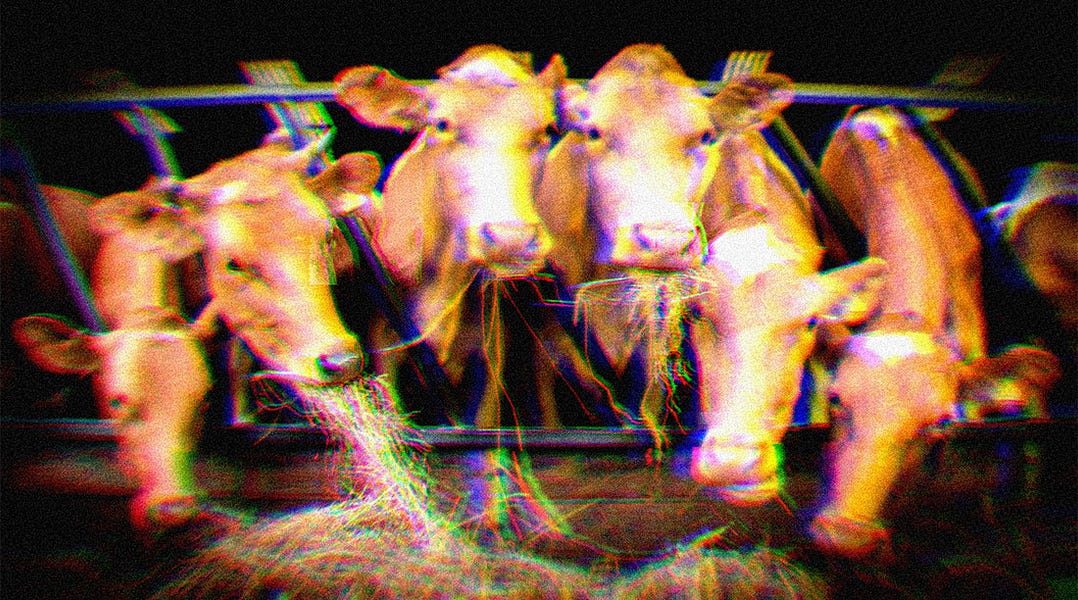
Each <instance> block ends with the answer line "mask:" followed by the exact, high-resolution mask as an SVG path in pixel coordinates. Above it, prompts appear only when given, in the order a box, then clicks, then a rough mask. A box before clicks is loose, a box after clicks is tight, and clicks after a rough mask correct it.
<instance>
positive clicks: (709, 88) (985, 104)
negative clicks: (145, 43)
mask: <svg viewBox="0 0 1078 600" xmlns="http://www.w3.org/2000/svg"><path fill="white" fill-rule="evenodd" d="M575 81H578V82H579V83H583V84H587V80H586V79H583V80H575ZM415 83H417V84H423V83H429V82H427V81H423V80H420V81H416V82H415ZM697 84H698V85H699V86H700V89H701V91H703V92H704V93H705V94H714V93H716V92H717V91H718V90H720V89H722V87H723V86H724V85H726V82H723V81H698V82H697ZM794 92H795V99H794V101H795V102H801V103H805V104H847V105H850V104H865V105H876V104H899V105H908V104H913V105H917V106H946V107H954V108H966V109H984V110H1065V109H1069V110H1073V109H1074V102H1073V101H1067V100H1065V99H1063V98H1051V97H1043V96H1035V95H1030V94H1021V93H1017V92H990V91H983V90H970V89H947V88H935V87H903V86H886V85H853V84H833V83H798V84H795V85H794ZM334 100H335V98H334V92H333V84H332V83H330V82H307V83H295V84H290V85H280V86H261V85H248V84H227V85H193V86H181V87H157V88H142V89H138V90H125V91H122V92H110V93H105V92H88V93H80V94H57V95H51V96H44V97H39V98H32V99H25V100H17V101H14V102H11V103H8V104H6V105H3V106H0V112H2V113H3V114H5V115H18V114H33V113H48V112H67V111H96V110H130V109H131V108H132V107H134V106H142V107H149V108H174V107H184V106H217V105H224V104H260V103H273V102H333V101H334Z"/></svg>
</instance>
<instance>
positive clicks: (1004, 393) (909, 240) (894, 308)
mask: <svg viewBox="0 0 1078 600" xmlns="http://www.w3.org/2000/svg"><path fill="white" fill-rule="evenodd" d="M821 173H822V175H823V176H824V178H825V179H826V181H827V182H828V184H829V185H830V186H831V187H832V188H833V189H834V192H835V195H836V196H837V197H838V199H839V201H840V202H841V203H842V205H843V206H844V207H845V210H846V211H847V212H848V213H849V215H850V217H851V219H852V221H853V222H854V224H855V225H856V226H857V227H858V229H860V230H861V231H862V232H863V233H864V235H865V236H866V239H867V243H868V253H869V254H870V255H871V256H873V257H878V258H882V259H884V260H886V261H887V264H888V273H889V275H888V277H887V279H886V280H885V282H884V284H883V289H882V290H880V294H879V302H878V305H877V307H876V308H875V310H874V311H873V312H872V313H871V315H869V318H868V319H867V321H866V323H865V324H864V326H863V327H862V328H861V329H859V330H857V331H856V333H854V334H853V335H850V336H849V337H847V338H845V339H840V338H839V337H836V338H835V343H836V344H838V345H839V346H840V347H841V351H840V356H839V359H838V362H837V366H836V367H835V372H834V379H833V381H832V382H831V384H830V392H829V393H830V394H831V395H832V396H833V397H835V398H836V399H837V400H838V403H839V406H840V409H841V414H842V415H843V417H842V418H841V419H839V420H838V421H837V422H836V427H835V430H836V433H835V437H834V440H833V448H832V457H831V465H830V471H831V472H830V474H829V479H830V480H829V486H828V487H829V489H828V492H827V497H826V498H825V499H824V502H823V506H822V508H821V509H820V511H819V512H818V514H817V515H816V516H815V518H814V521H813V523H812V525H811V528H810V533H811V534H812V536H813V537H814V539H815V541H816V543H817V545H818V546H820V547H821V548H823V549H825V550H828V551H833V552H836V553H839V554H844V555H849V556H855V557H863V556H866V555H869V554H871V553H872V552H874V551H876V550H878V549H880V548H881V547H884V546H885V544H886V542H887V537H888V534H887V530H886V528H885V527H884V526H883V524H882V523H880V521H879V516H880V513H881V510H882V508H883V505H884V503H885V500H886V498H887V495H888V494H889V493H890V490H891V488H892V487H893V485H894V484H895V482H896V480H897V477H898V475H899V473H900V470H901V468H902V465H903V462H904V460H905V458H906V456H907V451H908V450H909V448H910V447H911V445H912V444H913V443H914V442H915V441H916V440H917V439H918V438H919V436H920V435H921V434H922V433H923V432H924V431H925V429H926V428H928V427H930V426H932V425H936V424H938V423H941V422H946V421H949V420H954V419H956V418H959V417H960V416H961V415H960V414H959V410H958V408H959V406H960V405H961V404H962V403H963V400H962V396H963V394H967V395H968V394H974V395H976V394H984V395H985V396H986V397H985V398H981V399H979V401H980V402H982V403H987V404H996V405H1014V404H1021V403H1025V402H1031V403H1033V404H1036V403H1037V400H1036V398H1037V397H1040V396H1043V394H1044V393H1045V390H1046V389H1047V388H1048V387H1050V385H1051V384H1052V382H1053V381H1054V379H1055V378H1056V377H1057V376H1058V365H1057V360H1056V359H1055V357H1053V356H1052V355H1051V354H1049V353H1047V352H1045V351H1043V350H1040V349H1037V348H1033V347H1028V346H1017V347H1013V348H1009V349H1007V350H1005V351H1004V352H1002V353H1000V354H999V355H997V356H989V355H988V352H987V347H986V341H985V340H986V324H985V317H984V313H983V304H982V300H981V287H980V285H981V281H980V278H981V262H980V261H981V258H980V257H981V254H980V250H981V245H980V240H979V239H978V236H977V233H976V231H975V229H974V225H973V221H972V219H971V216H970V215H969V213H968V212H967V210H966V209H965V207H964V206H963V204H962V200H961V197H960V196H959V194H958V192H957V191H956V187H955V185H954V184H953V182H952V180H951V179H950V177H949V175H948V171H947V169H946V168H945V164H944V163H942V162H941V160H940V158H939V155H938V154H936V153H933V152H932V150H931V148H930V147H929V146H928V145H927V144H926V143H925V141H924V139H923V138H922V137H920V135H919V134H918V132H917V129H916V124H915V122H914V121H913V120H912V119H911V118H910V117H908V116H907V115H906V114H904V113H903V112H901V111H899V110H898V109H895V108H893V107H878V108H871V109H867V110H863V111H856V110H855V111H851V113H850V114H849V115H848V116H847V118H846V119H845V120H844V121H843V122H842V123H841V124H840V125H839V127H838V128H837V129H836V131H835V133H834V135H833V137H832V139H831V141H830V143H829V144H828V146H827V148H826V149H825V152H824V154H823V157H822V162H821ZM999 380H1002V381H1003V383H1005V385H995V384H994V382H997V381H999Z"/></svg>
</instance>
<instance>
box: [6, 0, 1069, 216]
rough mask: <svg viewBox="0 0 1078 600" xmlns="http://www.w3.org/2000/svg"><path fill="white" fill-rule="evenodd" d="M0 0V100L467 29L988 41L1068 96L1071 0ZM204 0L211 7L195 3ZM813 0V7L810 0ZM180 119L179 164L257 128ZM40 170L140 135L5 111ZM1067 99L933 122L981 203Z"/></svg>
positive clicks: (820, 61)
mask: <svg viewBox="0 0 1078 600" xmlns="http://www.w3.org/2000/svg"><path fill="white" fill-rule="evenodd" d="M161 4H167V6H164V7H162V6H158V5H157V4H154V3H148V2H144V3H133V2H124V1H119V2H67V1H57V2H48V3H43V2H38V1H36V0H4V2H0V44H2V46H0V49H2V51H0V68H2V70H0V93H2V99H3V100H4V101H5V102H12V101H19V100H22V99H24V98H29V97H34V96H37V95H40V94H43V93H47V92H52V91H58V90H70V89H73V88H77V82H78V80H79V78H80V77H81V76H82V75H83V74H84V73H86V72H88V71H91V70H93V69H101V68H111V69H119V70H121V71H123V72H125V73H126V74H127V75H128V76H129V77H130V78H131V79H132V80H133V81H135V82H137V83H138V84H140V85H143V86H177V85H203V84H214V83H220V84H231V83H238V82H240V81H241V77H240V73H239V70H238V68H237V62H238V61H242V60H254V59H271V58H288V59H293V60H295V61H297V62H298V64H299V66H300V68H301V70H302V71H303V73H304V75H305V76H306V78H307V79H308V80H310V81H329V80H332V78H333V77H334V75H336V73H337V72H339V71H340V70H341V69H343V68H346V67H348V66H352V65H358V64H379V65H382V66H386V67H389V68H392V69H393V70H395V71H396V72H398V73H399V74H401V75H402V76H405V77H411V78H431V77H433V76H434V72H435V69H437V68H438V67H439V66H442V65H445V64H447V63H449V62H451V61H452V60H453V59H454V58H456V57H457V56H458V55H459V54H460V53H461V52H462V51H464V50H465V49H466V48H468V47H469V46H471V45H473V44H478V43H495V44H500V45H503V46H505V47H507V48H509V49H512V50H526V51H529V52H532V53H533V54H534V56H535V63H536V67H537V68H541V67H542V66H543V65H545V64H546V61H547V60H548V59H549V58H550V55H551V54H553V53H555V52H557V53H561V54H562V55H563V56H564V57H565V60H566V62H567V64H568V67H569V74H570V76H571V77H588V76H590V75H592V74H594V72H595V71H596V70H597V69H598V68H599V67H600V66H601V65H602V64H603V63H604V62H605V61H607V60H608V59H609V58H610V57H612V56H613V55H614V54H615V53H617V51H618V50H620V49H621V48H623V47H624V46H626V45H628V44H631V43H636V42H649V43H661V44H663V45H665V46H666V47H667V48H668V49H669V50H670V51H671V52H672V53H673V54H674V56H675V57H677V58H678V60H679V61H680V62H681V63H682V65H683V67H684V68H685V70H686V72H687V73H688V74H689V75H690V76H692V77H695V78H697V79H705V78H708V77H709V76H710V75H712V73H713V70H714V69H715V68H716V65H717V64H719V66H720V67H721V61H722V60H723V59H724V58H725V57H726V56H727V55H728V54H729V53H730V52H731V51H734V50H772V51H774V53H775V54H774V58H773V59H772V62H771V70H773V71H777V72H781V73H785V74H787V75H789V76H791V77H792V78H793V79H794V80H795V81H800V82H811V83H864V84H881V85H922V84H925V83H927V82H928V80H929V79H931V77H932V76H933V75H934V74H935V73H936V72H937V71H938V70H939V68H940V67H941V66H942V65H943V64H944V63H945V62H946V61H947V60H948V59H949V58H950V57H952V56H954V55H955V54H994V55H1002V56H1003V60H1002V61H1001V63H1000V64H999V66H998V67H997V68H996V69H995V70H994V71H993V72H992V74H991V75H990V76H989V78H988V79H987V80H986V81H985V82H984V83H983V84H982V87H983V88H985V89H989V90H1000V91H1004V90H1014V91H1020V92H1029V93H1036V94H1044V95H1050V96H1055V97H1062V98H1066V99H1070V98H1074V97H1075V92H1076V82H1078V75H1076V73H1078V4H1076V3H1075V2H1069V1H1064V2H1045V3H1041V2H1021V3H1018V2H1015V3H1011V2H985V1H983V0H981V1H978V2H971V1H961V2H945V1H940V2H935V3H931V4H926V5H920V6H919V5H916V4H911V3H906V2H895V3H883V2H873V3H864V4H865V5H866V6H863V7H862V6H853V3H851V6H848V7H845V8H835V7H833V6H832V5H831V4H830V3H818V5H817V3H804V4H798V3H792V2H763V1H752V2H745V1H742V2H717V1H715V2H653V3H649V4H647V5H644V4H643V3H641V4H632V3H625V4H623V5H617V4H615V3H605V2H594V1H593V2H565V1H562V2H537V3H509V2H504V3H479V2H466V3H452V2H443V3H414V4H393V3H389V2H370V3H368V2H344V1H338V2H335V3H332V4H327V5H322V6H318V5H316V4H315V3H311V2H293V3H287V4H286V3H279V2H274V1H270V2H265V3H256V2H241V3H228V2H224V3H219V4H213V5H207V6H200V5H199V3H195V2H171V3H161ZM211 6H212V8H211ZM825 6H826V8H824V7H825ZM166 112H167V114H169V116H171V117H172V118H174V119H175V120H176V121H177V122H178V123H179V125H180V126H181V127H182V128H183V132H182V133H180V134H178V135H177V136H175V137H174V138H173V144H174V147H175V152H176V155H177V158H178V160H179V163H180V165H181V170H182V171H183V172H184V173H185V174H188V175H191V174H194V173H197V172H198V171H201V170H202V169H204V168H205V167H206V166H208V165H209V164H210V163H212V162H213V161H214V160H217V159H220V158H225V157H228V156H231V155H234V154H236V153H239V152H242V151H244V150H246V149H249V148H251V147H253V146H254V145H256V144H257V143H258V140H259V138H260V137H261V136H262V134H264V133H265V132H266V127H267V126H266V122H265V119H264V118H263V117H262V112H261V109H260V108H259V107H258V106H229V107H225V106H220V107H203V108H186V109H170V110H168V111H166ZM842 113H843V107H838V106H813V105H795V106H793V107H791V108H790V109H788V111H787V115H786V116H787V119H788V120H789V122H790V124H791V126H792V128H793V130H794V132H795V133H797V134H798V136H799V137H800V138H801V139H802V141H803V142H804V144H805V145H806V146H807V147H808V148H809V150H810V151H811V152H812V153H813V154H814V156H816V155H818V153H819V151H820V149H821V148H822V145H823V144H824V143H826V140H827V136H828V135H829V133H830V130H831V128H832V127H833V125H834V123H835V121H836V120H837V119H838V118H839V117H841V115H842ZM330 114H331V116H332V117H333V119H334V120H335V122H336V123H337V125H338V127H339V132H338V138H337V141H336V143H335V150H336V152H337V153H338V154H340V153H343V152H348V151H353V150H367V149H370V150H375V151H378V152H380V153H382V154H383V156H384V158H385V159H386V160H387V161H389V160H392V158H393V157H394V156H395V154H396V153H398V152H400V150H402V149H403V148H404V147H405V146H406V144H407V141H408V140H407V139H404V138H402V137H401V136H397V135H395V134H392V133H387V132H372V131H369V130H364V129H362V128H360V127H359V126H358V125H356V124H355V123H354V122H353V121H352V120H351V118H350V117H349V116H348V115H347V114H346V113H345V112H344V111H342V110H340V109H338V108H337V107H336V106H331V107H330ZM6 120H7V121H8V122H9V123H14V124H15V126H16V127H17V129H18V131H20V132H21V135H22V137H23V138H24V141H25V143H26V144H27V146H28V147H29V149H30V150H31V153H32V154H33V156H34V159H35V161H36V162H37V164H38V167H39V169H40V171H41V176H42V179H43V180H45V181H47V182H50V183H56V184H62V185H69V186H72V187H78V188H83V189H87V190H89V191H92V192H95V193H98V194H106V193H112V192H116V191H120V190H123V189H130V188H133V187H137V186H138V185H139V184H140V183H141V182H142V181H143V180H144V179H145V177H146V175H147V174H148V173H149V171H150V165H149V163H148V161H147V159H146V156H145V153H144V152H143V151H142V150H141V146H140V145H139V143H138V142H136V141H135V140H134V139H132V138H130V137H128V136H127V134H126V133H125V132H124V131H123V129H121V128H120V126H119V125H117V124H116V122H115V121H114V120H113V119H112V117H111V116H110V115H109V114H108V113H85V112H84V113H77V114H63V115H60V114H48V115H33V116H19V117H12V118H8V119H6ZM1075 122H1076V121H1075V111H1073V110H1072V111H1069V112H1063V113H1059V112H1057V113H1054V114H1051V115H1045V114H1043V113H1033V114H1031V113H1014V112H1003V113H990V112H987V111H978V110H967V111H963V112H961V113H959V114H958V115H956V116H955V117H952V118H951V119H950V120H949V121H947V122H946V123H943V124H942V126H941V127H942V129H943V133H944V134H945V135H946V136H947V137H949V138H950V139H951V141H952V142H953V143H954V144H955V146H956V147H958V149H959V150H960V151H961V152H963V153H965V154H966V155H967V156H968V157H969V158H970V160H971V162H972V163H973V165H974V167H975V168H976V169H977V170H978V171H979V172H980V174H981V176H982V178H983V179H984V180H985V184H986V186H987V187H988V191H989V196H990V199H992V200H998V198H999V196H1000V194H1001V193H1002V191H1003V188H1004V186H1005V184H1006V181H1007V178H1008V176H1009V173H1010V172H1011V170H1012V169H1014V168H1015V167H1019V166H1022V165H1025V164H1030V163H1032V162H1036V161H1039V160H1049V159H1051V160H1072V161H1073V160H1075V159H1076V158H1078V152H1076V148H1078V145H1076V142H1075Z"/></svg>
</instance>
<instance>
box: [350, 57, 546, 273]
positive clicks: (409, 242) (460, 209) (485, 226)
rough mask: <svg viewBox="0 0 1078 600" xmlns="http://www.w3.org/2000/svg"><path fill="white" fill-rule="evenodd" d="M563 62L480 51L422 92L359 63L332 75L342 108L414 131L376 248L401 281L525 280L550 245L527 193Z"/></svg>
mask: <svg viewBox="0 0 1078 600" xmlns="http://www.w3.org/2000/svg"><path fill="white" fill-rule="evenodd" d="M564 78H565V65H564V63H563V62H562V61H561V57H559V56H555V57H554V58H553V59H552V60H551V62H550V64H549V65H548V66H547V67H546V68H545V69H544V70H543V71H542V72H541V73H539V74H538V75H536V74H534V73H533V71H532V66H531V57H530V55H527V54H524V53H512V52H508V51H506V50H504V49H502V48H498V47H495V46H479V47H475V48H472V49H470V50H468V51H467V52H465V53H464V54H463V55H462V56H461V57H460V58H459V59H457V60H456V61H455V62H453V63H452V64H450V65H449V66H447V67H444V68H442V69H441V70H440V71H439V78H438V79H437V80H436V81H434V82H433V83H430V84H428V85H419V84H416V83H412V82H408V81H406V80H403V79H400V78H397V77H396V76H395V75H393V74H392V73H390V72H389V71H387V70H386V69H383V68H379V67H373V66H364V67H356V68H351V69H348V70H346V71H343V72H342V73H341V74H340V75H338V76H337V98H338V101H339V102H340V103H341V104H342V105H344V106H345V107H347V108H348V110H349V111H351V113H352V115H353V116H355V117H356V119H358V120H359V121H361V122H363V123H365V124H367V125H371V126H374V127H382V128H390V129H398V130H402V131H408V132H418V133H419V136H418V137H417V138H416V140H415V142H414V143H413V144H412V147H411V148H410V149H409V150H408V151H407V152H406V153H405V154H404V155H403V156H402V157H401V158H400V159H399V160H398V161H397V162H396V164H395V165H394V167H393V171H392V173H391V174H390V176H389V179H388V180H387V182H386V184H385V189H384V193H383V207H382V212H381V218H380V220H379V222H378V224H377V225H376V228H375V229H376V231H375V235H374V237H375V240H376V242H377V244H378V247H379V249H380V251H381V253H382V257H383V260H384V261H385V263H386V266H387V268H389V269H390V270H391V271H392V272H393V273H394V274H395V275H397V276H398V278H399V279H400V280H401V281H402V282H404V283H405V284H406V285H414V284H416V283H418V281H419V280H421V279H423V278H424V277H425V276H426V277H430V276H431V275H432V273H438V274H444V273H445V271H447V270H458V271H459V270H464V271H471V272H474V270H475V268H476V267H481V268H483V269H485V270H486V271H487V272H488V273H489V274H491V275H493V276H495V277H516V276H527V275H530V274H531V273H533V272H535V270H536V269H537V268H539V266H541V265H542V264H543V261H544V259H545V256H546V252H547V249H548V247H549V243H550V242H549V238H548V235H547V232H546V230H545V229H544V227H543V225H542V223H541V221H540V219H539V215H538V214H537V212H536V210H535V207H534V198H533V196H534V191H535V187H536V185H537V182H538V179H539V175H540V173H541V165H542V163H543V160H544V158H545V156H546V153H547V150H548V149H549V145H550V143H551V139H550V136H551V133H552V130H553V125H554V119H555V115H554V101H555V94H556V93H557V91H558V90H559V88H560V87H561V84H562V81H563V80H564Z"/></svg>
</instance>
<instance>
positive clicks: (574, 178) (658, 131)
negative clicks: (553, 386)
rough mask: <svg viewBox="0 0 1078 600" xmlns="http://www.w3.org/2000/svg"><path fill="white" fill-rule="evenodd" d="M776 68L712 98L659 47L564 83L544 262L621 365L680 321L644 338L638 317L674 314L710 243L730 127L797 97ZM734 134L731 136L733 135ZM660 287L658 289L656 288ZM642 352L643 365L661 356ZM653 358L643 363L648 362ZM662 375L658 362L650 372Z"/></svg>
mask: <svg viewBox="0 0 1078 600" xmlns="http://www.w3.org/2000/svg"><path fill="white" fill-rule="evenodd" d="M791 90H792V85H791V84H790V82H789V80H788V79H786V78H785V77H783V76H781V75H775V74H764V75H756V76H750V77H743V78H741V79H739V80H737V81H735V82H732V83H731V84H730V85H728V86H727V88H726V89H724V90H723V92H722V93H720V94H719V95H717V96H715V97H713V98H707V97H706V96H704V95H703V94H702V93H701V92H700V91H699V89H698V86H697V84H696V82H695V81H693V80H692V79H690V78H689V77H687V76H686V74H685V73H684V71H683V70H682V69H681V67H680V66H679V65H678V63H677V61H676V60H674V58H673V57H672V56H670V54H669V53H668V52H667V51H666V50H665V49H663V48H662V47H660V46H651V45H636V46H630V47H628V48H626V49H624V50H622V51H621V52H620V53H619V54H618V55H617V56H615V57H614V58H613V59H611V60H610V61H609V62H608V63H607V64H606V65H604V66H603V68H602V69H600V70H599V72H598V73H596V75H595V77H593V78H592V79H591V80H590V81H589V82H588V86H587V90H586V91H585V90H584V89H583V88H582V87H580V86H576V85H574V86H570V87H568V88H567V90H566V92H565V94H564V99H563V102H562V105H561V111H562V114H561V117H562V119H563V121H564V122H565V123H566V126H567V129H568V133H567V134H566V135H565V137H564V138H563V139H562V140H561V141H559V142H558V144H557V145H556V146H555V147H554V149H552V150H551V153H550V157H549V159H548V161H547V166H546V170H545V172H544V179H543V184H542V186H541V188H540V195H539V208H540V212H541V214H542V216H543V219H544V222H546V223H547V226H548V228H549V229H550V230H551V232H552V234H553V236H554V239H555V243H554V248H553V249H552V250H551V257H550V260H551V263H552V265H553V267H554V268H555V269H556V270H558V271H559V274H560V275H561V276H562V277H563V278H564V279H565V280H566V282H567V283H568V284H569V285H577V284H581V283H582V282H601V283H599V284H596V283H589V284H588V285H587V286H586V288H582V292H583V293H578V294H577V305H578V307H580V306H583V307H584V308H583V311H582V312H586V313H587V314H588V315H590V317H591V318H590V319H589V323H588V327H589V329H590V330H591V331H592V332H593V333H594V334H595V335H596V338H597V340H598V342H599V346H600V348H601V349H602V350H603V351H604V353H605V354H606V357H607V358H608V359H609V360H610V361H611V363H612V364H613V365H614V367H615V368H616V369H619V370H620V369H623V368H624V367H625V365H626V364H627V361H628V360H629V358H630V356H631V354H632V352H633V351H634V349H635V348H636V347H637V345H638V341H639V340H640V339H641V338H642V337H644V336H647V337H649V338H656V336H657V338H658V339H649V340H648V341H647V346H648V347H649V348H659V349H660V352H659V353H660V354H664V356H665V351H664V350H662V349H664V348H665V349H670V348H671V347H673V346H675V345H676V344H678V343H679V341H680V336H679V333H678V331H679V327H680V325H679V323H678V320H679V319H678V318H671V319H664V320H663V321H664V322H663V323H661V324H659V326H657V327H651V328H650V331H647V332H641V335H640V336H633V335H626V331H630V332H635V331H638V330H639V329H640V328H639V327H637V324H639V323H640V322H641V320H640V319H639V315H641V314H645V315H647V314H654V313H663V314H668V313H669V314H672V315H674V316H675V317H677V316H678V315H680V314H681V312H679V311H678V310H674V311H673V312H671V311H669V310H668V309H669V308H675V309H676V308H677V307H684V306H685V305H686V303H688V302H689V301H690V299H691V298H692V297H693V296H694V295H695V294H696V293H697V292H698V291H699V286H698V285H695V284H694V282H693V281H692V280H693V278H694V277H696V274H697V269H698V268H699V267H700V266H701V265H702V263H703V261H704V255H705V249H706V247H707V239H709V237H711V236H713V235H715V233H716V232H717V224H718V223H719V222H720V220H721V219H722V218H724V217H725V216H727V215H725V214H723V213H721V212H720V211H718V210H717V209H713V208H711V207H710V206H709V205H711V204H713V203H714V202H715V201H716V196H717V194H718V191H717V190H719V189H720V188H721V185H722V182H721V181H719V179H720V175H718V173H721V163H722V160H723V159H724V156H726V152H725V150H724V148H725V147H726V146H728V139H727V138H729V137H731V135H730V134H732V133H736V132H738V131H740V130H742V129H745V128H748V127H750V126H757V127H758V126H760V125H761V124H762V123H764V122H766V121H768V120H769V119H770V118H771V116H770V115H774V114H777V113H778V111H779V110H781V109H782V108H783V107H784V106H786V105H787V104H789V102H790V100H791V98H792V93H791ZM733 137H736V136H733ZM655 290H658V293H655ZM664 356H663V357H658V356H656V357H649V363H651V362H654V360H655V359H657V360H660V361H662V360H664ZM653 366H654V365H651V364H649V367H648V368H649V369H652V368H653ZM655 370H657V371H658V372H659V373H661V372H662V369H661V368H657V369H655Z"/></svg>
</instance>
